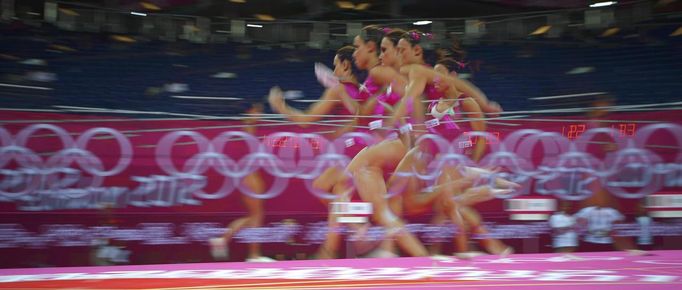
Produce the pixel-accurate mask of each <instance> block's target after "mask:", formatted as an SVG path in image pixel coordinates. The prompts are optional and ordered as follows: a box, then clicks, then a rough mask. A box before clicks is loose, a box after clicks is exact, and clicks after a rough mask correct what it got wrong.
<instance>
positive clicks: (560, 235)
mask: <svg viewBox="0 0 682 290" xmlns="http://www.w3.org/2000/svg"><path fill="white" fill-rule="evenodd" d="M570 210H571V204H570V203H569V202H568V201H565V200H564V201H561V202H560V204H559V210H557V211H556V212H555V213H554V214H552V216H551V217H550V218H549V226H550V227H552V233H553V237H552V248H554V252H556V253H572V252H575V249H576V248H577V247H578V233H577V232H576V221H575V217H573V216H572V215H570V213H569V212H570ZM569 257H570V256H569Z"/></svg>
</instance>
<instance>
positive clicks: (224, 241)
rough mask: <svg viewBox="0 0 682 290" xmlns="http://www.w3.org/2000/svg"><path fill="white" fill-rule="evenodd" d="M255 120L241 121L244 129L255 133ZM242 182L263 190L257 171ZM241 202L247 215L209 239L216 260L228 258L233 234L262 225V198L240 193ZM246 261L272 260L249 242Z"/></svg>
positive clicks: (259, 108) (258, 107)
mask: <svg viewBox="0 0 682 290" xmlns="http://www.w3.org/2000/svg"><path fill="white" fill-rule="evenodd" d="M246 113H247V114H254V115H258V114H262V113H263V105H262V104H260V103H256V104H254V105H253V106H251V107H250V108H249V109H248V110H247V111H246ZM256 122H257V119H255V118H248V119H245V120H244V121H243V123H244V124H245V125H246V127H244V131H245V132H247V133H249V134H251V135H255V133H256ZM242 182H243V183H244V184H245V185H246V186H247V187H248V188H249V189H250V190H251V191H253V192H255V193H256V194H262V193H264V192H265V184H264V181H263V177H262V176H261V174H260V172H259V171H254V172H253V173H251V174H249V175H247V176H246V177H244V179H243V180H242ZM241 199H242V204H244V206H245V207H246V210H247V212H248V213H247V215H246V216H244V217H241V218H238V219H236V220H234V221H232V222H231V223H230V224H229V225H228V226H227V230H226V231H225V233H224V234H223V236H222V237H219V238H212V239H210V240H209V244H210V246H211V255H212V256H213V258H214V259H216V260H228V259H229V253H230V252H229V243H230V241H231V240H232V238H233V237H234V235H235V234H236V233H237V232H239V231H240V230H241V229H243V228H258V227H261V226H262V225H263V220H264V218H265V212H264V210H263V200H262V199H260V198H254V197H251V196H248V195H246V194H242V195H241ZM246 261H247V262H273V261H274V260H273V259H271V258H268V257H265V256H263V255H262V254H261V247H260V244H259V243H249V245H248V254H247V258H246Z"/></svg>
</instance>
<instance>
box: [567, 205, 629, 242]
mask: <svg viewBox="0 0 682 290" xmlns="http://www.w3.org/2000/svg"><path fill="white" fill-rule="evenodd" d="M575 217H576V220H577V222H578V224H579V225H580V226H581V227H584V228H586V233H585V236H584V237H583V240H584V241H585V244H584V245H585V249H586V250H590V251H610V250H612V249H613V245H614V240H613V224H614V223H616V222H621V221H623V220H624V219H625V216H623V215H622V214H621V213H620V212H619V211H618V210H616V209H614V208H610V207H606V206H604V205H602V204H596V205H594V206H588V207H586V208H583V209H581V210H580V211H579V212H578V213H576V214H575Z"/></svg>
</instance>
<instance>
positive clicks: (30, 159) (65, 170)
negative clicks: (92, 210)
mask: <svg viewBox="0 0 682 290" xmlns="http://www.w3.org/2000/svg"><path fill="white" fill-rule="evenodd" d="M38 131H50V132H51V133H53V135H54V136H56V137H57V138H58V139H59V143H61V144H60V146H61V148H62V149H61V150H58V151H56V152H54V153H52V154H50V155H49V156H47V157H46V158H43V157H41V156H40V154H38V153H36V152H35V151H34V150H31V149H30V148H28V141H29V139H31V138H34V137H38V136H37V135H36V132H38ZM102 134H105V135H109V136H110V137H112V138H113V139H114V140H115V141H116V142H117V144H118V146H119V152H120V156H119V157H118V161H117V162H116V165H114V166H113V167H112V168H111V169H109V170H106V169H105V168H104V167H105V166H104V161H103V160H102V159H101V157H99V156H97V155H96V154H93V153H92V152H90V151H88V149H87V148H88V144H89V143H90V142H91V140H93V139H95V137H96V136H97V135H102ZM132 160H133V148H132V145H131V143H130V141H129V140H128V138H127V137H126V136H125V135H123V134H122V133H120V132H118V131H116V130H114V129H111V128H102V127H99V128H92V129H89V130H87V131H85V132H83V133H82V134H80V136H79V137H78V138H77V139H75V140H74V139H73V138H72V137H71V135H70V133H69V132H67V131H65V130H64V129H62V128H60V127H57V126H55V125H50V124H34V125H31V126H28V127H26V128H24V129H23V130H21V131H20V132H19V133H17V134H16V136H14V137H13V136H12V134H10V133H9V132H8V131H7V130H5V129H4V128H0V175H2V176H3V179H2V182H0V198H2V199H6V200H7V199H8V200H14V199H17V198H21V199H31V198H36V197H27V196H26V195H25V194H27V193H32V192H36V191H39V190H44V189H58V188H67V187H70V186H74V185H76V183H77V181H79V180H81V178H80V172H81V171H79V170H75V169H73V168H70V166H71V165H72V164H74V163H75V164H77V165H78V167H79V168H80V169H81V170H82V171H84V172H86V173H89V174H90V175H92V180H91V182H90V184H88V185H81V186H87V187H97V186H100V185H101V184H102V182H103V178H104V177H107V176H113V175H117V174H119V173H121V172H122V171H123V170H125V169H126V168H127V167H128V165H129V164H130V163H131V161H132ZM13 162H15V163H16V167H17V168H18V169H19V170H9V169H5V168H6V167H8V166H9V165H10V164H12V163H13ZM21 184H23V185H24V187H25V188H24V190H20V191H14V192H11V191H8V189H9V188H15V187H18V186H20V185H21Z"/></svg>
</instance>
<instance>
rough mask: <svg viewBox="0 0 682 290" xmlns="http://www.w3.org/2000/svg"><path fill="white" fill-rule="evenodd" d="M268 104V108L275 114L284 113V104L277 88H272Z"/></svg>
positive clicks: (282, 96)
mask: <svg viewBox="0 0 682 290" xmlns="http://www.w3.org/2000/svg"><path fill="white" fill-rule="evenodd" d="M268 103H270V107H271V108H272V109H273V110H274V111H275V112H277V113H282V114H283V113H284V112H285V111H286V103H285V102H284V95H283V94H282V90H281V89H280V88H279V87H272V89H270V94H269V95H268Z"/></svg>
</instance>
